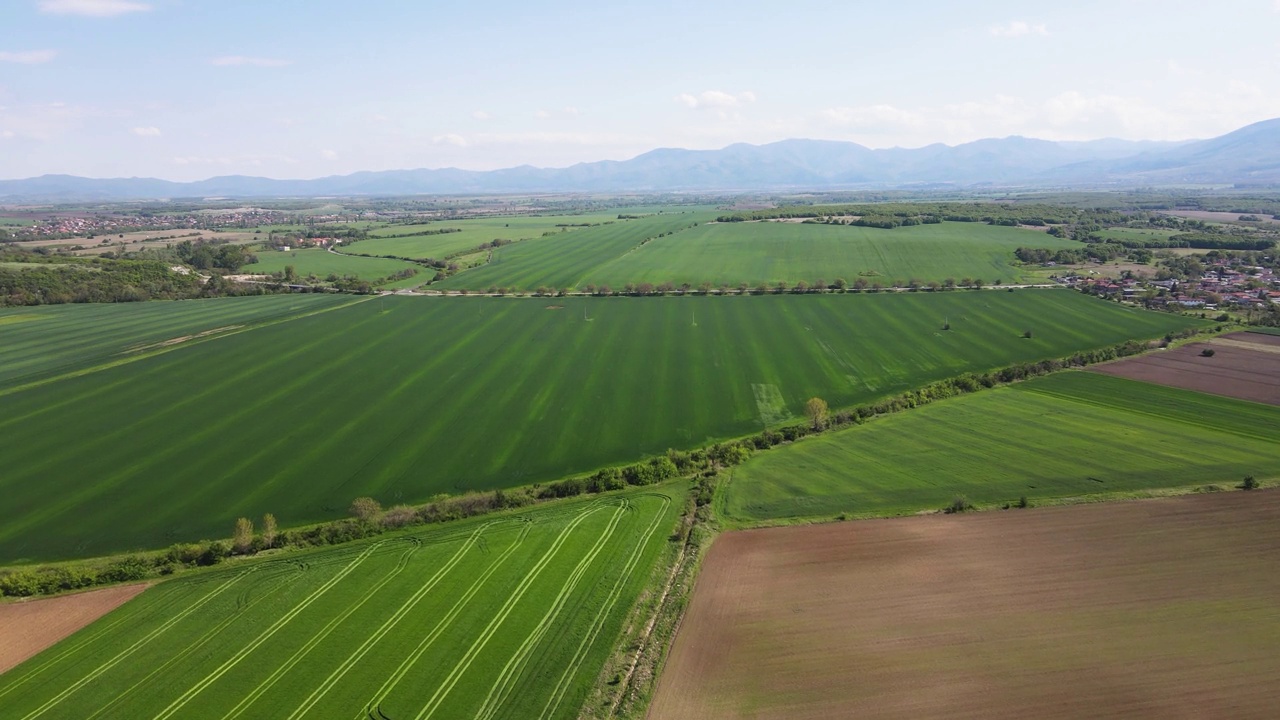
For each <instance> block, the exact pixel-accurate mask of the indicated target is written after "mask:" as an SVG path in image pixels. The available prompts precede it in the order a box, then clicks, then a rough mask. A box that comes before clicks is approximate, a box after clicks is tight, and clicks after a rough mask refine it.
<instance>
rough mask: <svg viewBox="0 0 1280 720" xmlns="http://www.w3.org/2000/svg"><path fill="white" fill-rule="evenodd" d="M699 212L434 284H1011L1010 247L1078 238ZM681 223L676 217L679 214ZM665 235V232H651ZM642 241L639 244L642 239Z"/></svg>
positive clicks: (1017, 274) (553, 247)
mask: <svg viewBox="0 0 1280 720" xmlns="http://www.w3.org/2000/svg"><path fill="white" fill-rule="evenodd" d="M711 219H712V218H711V215H710V214H707V213H703V214H696V215H693V214H691V215H686V216H685V217H683V218H682V217H681V216H679V215H676V216H670V217H669V216H661V217H648V218H644V219H642V220H633V221H630V222H628V223H627V224H625V225H621V226H618V227H609V228H593V229H591V230H590V231H589V232H584V233H581V234H578V235H574V236H572V237H568V238H564V239H563V241H562V239H561V238H543V239H539V240H537V241H531V242H527V243H521V244H520V245H519V246H517V247H511V248H503V249H502V250H500V251H499V253H497V254H495V258H494V262H492V263H490V264H489V265H488V266H486V267H484V268H481V269H479V270H472V271H468V272H465V273H462V274H460V275H458V276H455V277H453V278H451V279H449V280H448V281H445V282H443V283H440V285H439V286H440V287H444V288H463V287H465V288H468V289H471V290H481V289H485V288H487V287H489V286H499V287H511V288H520V289H526V290H527V289H533V288H536V287H538V286H543V285H545V286H549V287H577V288H582V287H583V286H585V285H586V284H592V285H596V286H600V285H608V286H609V287H611V288H613V289H619V288H622V287H623V286H625V285H627V284H628V283H637V284H638V283H645V282H647V283H651V284H653V285H659V284H661V283H664V282H671V283H673V284H674V285H676V286H679V285H682V284H686V283H687V284H689V285H690V286H692V287H695V288H696V287H698V286H700V285H701V284H702V283H704V282H709V283H711V284H712V285H715V286H717V287H719V286H722V285H729V286H731V287H735V288H736V287H737V286H738V285H739V284H740V283H747V284H748V285H750V286H752V287H755V286H756V285H758V284H759V283H768V284H774V283H777V282H786V283H788V284H789V285H794V284H795V283H796V282H799V281H801V280H803V281H805V282H806V283H810V284H813V283H814V282H816V281H817V280H825V281H827V282H831V281H834V280H836V279H837V278H840V279H843V280H845V281H846V282H847V283H850V284H852V283H853V282H854V281H856V280H857V279H859V278H862V279H864V280H866V281H867V283H868V284H872V283H875V282H879V283H881V284H882V285H885V286H892V285H894V284H902V285H905V284H906V283H907V282H908V281H910V280H913V279H914V280H919V281H921V282H925V283H927V282H930V281H936V282H943V281H945V280H947V279H948V278H950V279H952V280H955V281H956V282H959V281H961V280H963V279H964V278H973V279H981V280H983V281H985V282H986V283H988V284H989V283H991V282H993V281H995V280H997V279H998V280H1001V281H1003V282H1004V283H1006V284H1008V283H1016V282H1020V281H1022V280H1024V279H1026V278H1027V277H1029V276H1027V275H1026V273H1024V272H1023V271H1022V269H1021V268H1020V267H1018V266H1016V265H1015V264H1014V255H1013V251H1014V250H1015V249H1017V248H1019V247H1045V248H1051V249H1062V248H1073V247H1080V243H1077V242H1074V241H1070V240H1060V239H1058V238H1055V237H1053V236H1051V235H1047V234H1045V233H1042V232H1037V231H1033V230H1025V229H1021V228H1014V227H997V226H992V225H985V224H981V223H958V222H956V223H952V222H949V223H941V224H938V225H920V226H912V227H903V228H897V229H894V230H881V229H877V228H864V227H856V226H845V225H823V224H804V223H782V222H744V223H716V222H709V221H710V220H711ZM682 221H683V222H682ZM695 223H697V226H696V227H693V225H694V224H695ZM664 233H667V234H666V236H665V237H658V236H659V235H663V234H664ZM646 240H648V242H645V241H646Z"/></svg>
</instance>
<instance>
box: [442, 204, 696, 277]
mask: <svg viewBox="0 0 1280 720" xmlns="http://www.w3.org/2000/svg"><path fill="white" fill-rule="evenodd" d="M713 217H714V214H713V213H707V212H703V213H693V212H691V213H686V214H681V213H668V214H663V215H650V216H647V217H643V218H640V219H637V220H619V221H617V222H615V223H612V224H610V225H603V226H600V227H593V228H583V229H580V230H578V231H576V232H571V233H563V234H561V235H557V236H555V237H539V238H535V239H533V240H528V241H526V242H521V243H516V244H514V245H507V246H504V247H501V248H498V249H497V250H495V251H494V253H493V260H491V261H490V262H489V264H487V265H485V266H484V267H480V268H476V269H475V270H468V271H466V272H464V273H459V274H458V275H455V276H453V277H451V278H449V279H447V280H444V281H441V282H439V283H434V284H433V285H432V287H433V288H440V289H445V290H456V289H462V288H466V289H469V290H485V289H488V288H489V287H506V288H511V289H525V290H534V289H536V288H539V287H543V286H546V287H552V288H574V287H577V288H581V287H582V286H584V285H585V284H587V283H595V282H596V281H595V280H594V279H593V273H595V272H596V270H597V269H598V268H599V267H600V266H601V265H603V264H605V263H608V262H611V261H613V260H616V259H617V258H619V257H622V256H624V255H626V254H627V253H630V252H634V251H636V249H637V248H639V247H640V246H641V244H642V243H644V242H645V241H646V240H650V241H655V239H656V238H657V237H658V236H659V235H662V234H664V233H679V232H680V231H682V230H687V229H688V228H690V227H692V226H693V225H695V224H697V223H701V222H706V221H708V220H710V219H712V218H713ZM623 284H625V282H624V283H622V284H619V285H618V286H617V287H618V288H621V287H622V285H623Z"/></svg>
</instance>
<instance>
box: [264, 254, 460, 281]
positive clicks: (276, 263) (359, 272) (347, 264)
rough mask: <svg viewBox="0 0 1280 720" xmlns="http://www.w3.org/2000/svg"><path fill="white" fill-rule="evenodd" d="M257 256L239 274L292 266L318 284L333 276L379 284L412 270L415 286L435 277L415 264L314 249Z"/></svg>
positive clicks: (279, 270)
mask: <svg viewBox="0 0 1280 720" xmlns="http://www.w3.org/2000/svg"><path fill="white" fill-rule="evenodd" d="M343 252H346V251H345V250H344V251H343ZM257 256H258V262H256V263H254V264H253V265H246V266H244V268H243V270H242V272H246V273H253V274H255V275H256V274H265V275H270V274H271V273H277V272H284V269H285V267H286V266H288V265H292V266H293V269H294V271H295V272H296V273H298V275H299V276H300V277H303V278H306V277H307V276H308V275H315V276H316V277H317V278H319V279H320V280H324V279H325V278H327V277H328V276H330V275H337V276H338V277H346V276H353V277H357V278H360V279H361V280H379V279H381V278H385V277H390V276H392V275H394V274H396V273H398V272H403V271H405V270H413V271H416V272H417V275H416V276H415V277H413V278H410V279H409V282H410V283H411V284H415V285H419V284H422V283H424V282H426V281H428V280H430V279H431V276H432V275H434V274H435V270H428V269H427V268H424V267H422V266H421V265H418V264H417V263H411V262H406V261H404V260H392V259H390V258H379V257H357V256H353V255H343V254H339V253H336V252H329V251H328V250H321V249H318V248H307V249H305V250H290V251H289V252H281V251H278V250H259V251H258V253H257ZM397 284H402V283H395V282H393V283H392V285H397Z"/></svg>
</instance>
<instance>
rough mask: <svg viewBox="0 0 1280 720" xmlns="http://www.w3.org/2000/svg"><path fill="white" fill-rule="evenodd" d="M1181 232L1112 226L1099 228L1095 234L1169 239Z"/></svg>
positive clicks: (1099, 235)
mask: <svg viewBox="0 0 1280 720" xmlns="http://www.w3.org/2000/svg"><path fill="white" fill-rule="evenodd" d="M1180 232H1181V231H1179V230H1168V229H1159V228H1122V227H1111V228H1103V229H1102V230H1098V231H1097V232H1095V233H1094V235H1097V236H1098V237H1102V238H1106V239H1107V240H1168V239H1169V238H1171V237H1173V236H1174V235H1177V234H1179V233H1180Z"/></svg>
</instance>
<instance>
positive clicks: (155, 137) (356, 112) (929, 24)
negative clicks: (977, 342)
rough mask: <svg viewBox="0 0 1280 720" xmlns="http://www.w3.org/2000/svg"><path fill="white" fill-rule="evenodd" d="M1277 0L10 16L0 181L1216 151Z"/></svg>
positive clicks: (76, 10) (4, 37)
mask: <svg viewBox="0 0 1280 720" xmlns="http://www.w3.org/2000/svg"><path fill="white" fill-rule="evenodd" d="M1278 35H1280V0H1222V1H1219V2H1214V3H1205V2H1203V1H1198V2H1184V1H1182V0H1158V1H1157V0H1109V1H1108V2H1094V1H1092V0H1080V1H1078V2H1073V3H1047V2H1039V3H1030V2H1025V1H1024V2H1001V1H988V2H971V3H965V4H963V5H961V4H958V3H950V2H922V1H915V2H913V1H911V0H907V1H905V2H897V3H883V2H844V3H830V2H809V1H808V0H792V1H791V2H787V3H777V2H758V1H756V0H736V1H735V2H720V1H718V0H716V1H711V2H666V1H664V0H655V1H652V2H647V3H643V4H641V3H635V4H627V5H626V6H623V7H619V6H616V5H612V4H609V3H601V2H599V1H598V0H596V1H593V2H579V1H577V0H564V1H560V2H505V1H496V0H473V1H472V2H455V3H447V4H446V3H438V2H417V3H410V2H403V1H396V2H391V1H388V0H362V1H361V2H349V1H346V0H308V1H306V2H302V1H301V0H270V2H267V1H265V0H255V1H253V2H246V1H242V0H0V177H3V178H14V177H27V176H32V175H40V174H44V173H72V174H77V175H88V176H94V177H117V176H155V177H164V178H170V179H176V180H190V179H197V178H204V177H209V176H213V175H226V174H233V173H244V174H252V175H265V176H269V177H317V176H322V175H330V174H339V173H348V172H353V171H356V170H383V169H392V168H415V167H447V166H454V167H464V168H472V169H491V168H497V167H508V166H513V165H521V164H526V163H528V164H533V165H540V166H564V165H569V164H572V163H575V162H581V161H591V160H600V159H626V158H628V157H632V156H634V155H636V154H639V153H641V152H644V151H646V150H650V149H652V148H655V147H690V148H716V147H722V146H724V145H728V144H731V143H734V142H751V143H762V142H771V141H775V140H781V139H785V138H790V137H812V138H825V139H836V140H852V141H855V142H859V143H862V144H864V145H868V146H870V147H891V146H904V147H918V146H921V145H926V144H929V143H932V142H944V143H948V144H956V143H960V142H966V141H970V140H975V139H979V138H983V137H1003V136H1007V135H1026V136H1032V137H1041V138H1046V139H1053V140H1082V139H1092V138H1100V137H1121V138H1128V139H1162V140H1171V139H1186V138H1194V137H1210V136H1213V135H1217V134H1221V133H1223V132H1226V131H1229V130H1232V129H1235V128H1237V127H1239V126H1242V125H1245V124H1248V123H1250V122H1255V121H1258V120H1264V119H1267V118H1271V117H1277V116H1280V42H1277V40H1276V38H1277V36H1278Z"/></svg>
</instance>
